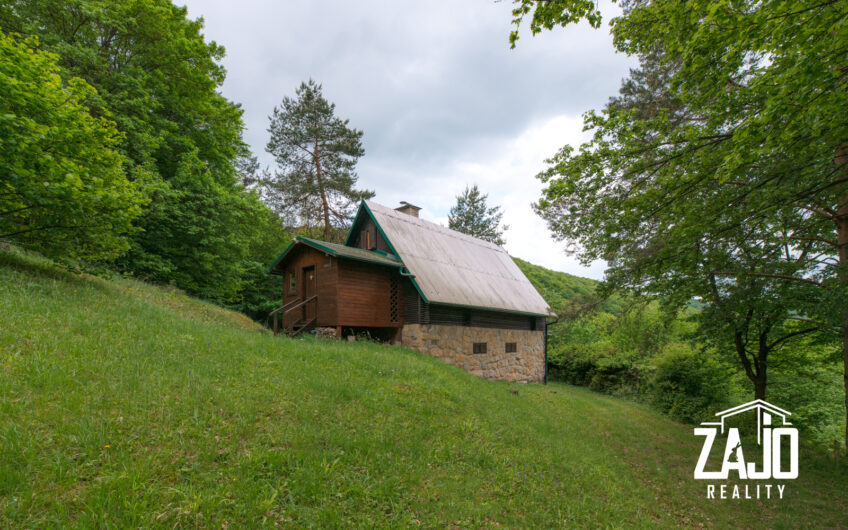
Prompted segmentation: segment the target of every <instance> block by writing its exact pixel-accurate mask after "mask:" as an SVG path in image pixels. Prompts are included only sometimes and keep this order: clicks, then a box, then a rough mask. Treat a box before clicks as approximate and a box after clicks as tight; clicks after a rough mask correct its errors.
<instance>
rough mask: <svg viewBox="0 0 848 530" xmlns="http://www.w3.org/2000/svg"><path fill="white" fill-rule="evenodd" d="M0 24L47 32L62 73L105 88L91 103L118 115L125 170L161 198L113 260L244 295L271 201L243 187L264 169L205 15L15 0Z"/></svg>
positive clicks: (217, 295)
mask: <svg viewBox="0 0 848 530" xmlns="http://www.w3.org/2000/svg"><path fill="white" fill-rule="evenodd" d="M0 28H2V29H4V30H7V31H16V32H19V33H22V34H26V35H37V36H38V37H39V43H40V47H42V48H43V49H46V50H49V51H51V52H53V53H55V54H56V56H57V57H58V64H59V66H60V67H61V70H60V74H61V75H62V77H64V78H66V79H68V78H71V77H74V76H76V77H79V78H82V79H84V80H86V82H88V83H89V84H90V85H92V86H93V87H94V88H95V89H96V92H94V91H91V92H90V93H88V94H87V95H86V98H85V104H86V106H88V107H89V109H90V111H91V114H92V115H93V116H95V117H100V116H109V117H110V119H111V120H114V122H115V124H116V126H117V129H118V130H119V132H120V133H121V135H120V136H117V138H118V141H117V142H116V143H115V145H114V148H115V150H117V151H118V152H119V153H121V154H123V155H124V158H123V169H124V172H125V174H126V176H127V178H129V180H131V181H132V182H133V184H134V185H136V186H137V187H138V188H140V189H142V190H143V191H144V193H145V194H146V195H148V196H149V197H150V198H151V202H150V204H149V207H148V208H147V209H146V210H145V211H144V213H143V214H142V215H141V216H140V217H139V218H138V219H137V220H136V222H135V228H136V230H134V233H133V236H132V237H131V239H130V241H129V247H130V248H129V251H128V252H126V253H125V254H123V255H122V256H120V257H119V258H117V259H116V260H114V261H112V262H110V263H109V265H111V266H113V267H115V268H117V269H118V270H120V271H121V272H124V273H128V274H134V275H137V276H140V277H144V278H147V279H151V280H154V281H157V282H163V283H172V282H173V283H175V284H176V285H177V286H178V287H180V288H182V289H185V290H187V291H188V292H190V293H192V294H195V295H199V296H203V297H206V298H210V299H213V300H217V301H235V300H238V299H239V298H240V296H241V295H240V293H239V289H244V288H245V286H247V284H248V283H249V282H250V281H252V280H249V279H248V276H245V275H248V272H247V271H248V270H252V269H253V266H252V265H250V264H251V263H254V262H255V260H256V259H259V257H258V256H249V253H250V252H251V250H250V249H252V248H256V245H254V244H253V243H252V240H253V238H255V237H262V236H261V232H260V231H261V230H263V227H264V226H265V219H266V217H267V213H268V210H267V207H265V206H263V204H262V203H261V202H260V201H259V200H258V198H257V196H256V195H255V193H252V192H249V191H247V190H246V189H245V185H249V184H250V179H249V178H246V177H249V175H248V174H247V173H249V172H251V171H253V170H254V167H253V165H252V161H251V159H250V153H249V152H248V150H247V146H246V145H245V143H244V142H243V141H242V130H243V129H244V124H243V122H242V109H241V108H240V107H239V106H238V105H236V104H234V103H232V102H230V101H228V100H227V99H226V98H224V97H223V96H222V95H221V94H220V93H219V92H218V89H219V87H220V86H221V84H222V83H223V81H224V77H225V71H224V68H223V66H222V65H221V64H220V60H221V59H222V58H223V56H224V49H223V48H222V47H221V46H219V45H218V44H216V43H215V42H207V41H206V40H205V39H204V37H203V34H202V30H203V20H202V19H198V20H190V19H188V17H187V9H186V8H185V7H178V6H175V5H174V4H173V3H172V2H171V1H170V0H127V1H121V2H103V1H101V0H61V1H60V0H9V1H6V2H0ZM240 180H244V185H243V183H242V182H240ZM124 248H126V245H124ZM249 277H250V278H255V275H253V274H252V273H250V274H249Z"/></svg>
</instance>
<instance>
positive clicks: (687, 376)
mask: <svg viewBox="0 0 848 530" xmlns="http://www.w3.org/2000/svg"><path fill="white" fill-rule="evenodd" d="M651 365H652V367H651V369H650V372H651V373H650V375H649V376H648V377H646V379H645V383H644V393H645V397H646V398H647V400H648V401H649V402H650V403H651V405H652V406H654V407H655V408H657V409H658V410H660V411H662V412H665V413H667V414H668V415H669V416H671V417H673V418H675V419H677V420H679V421H683V422H687V423H697V422H699V421H701V420H702V419H705V418H707V417H710V416H711V415H712V414H713V413H715V412H716V411H719V410H721V409H722V408H724V407H725V406H726V405H728V402H727V397H728V395H729V393H730V374H729V373H728V372H727V370H726V369H725V368H724V367H722V366H721V365H719V364H718V363H717V362H715V361H714V360H712V359H711V358H710V357H709V356H708V355H705V354H703V353H701V352H697V351H695V350H693V349H692V348H691V347H690V346H688V345H686V344H682V343H670V344H668V345H666V347H665V348H664V350H663V353H662V354H661V355H659V356H658V357H656V358H654V359H652V362H651Z"/></svg>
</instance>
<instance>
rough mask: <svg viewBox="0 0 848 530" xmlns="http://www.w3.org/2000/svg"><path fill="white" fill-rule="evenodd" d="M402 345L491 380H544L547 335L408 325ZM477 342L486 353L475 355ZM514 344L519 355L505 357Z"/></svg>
mask: <svg viewBox="0 0 848 530" xmlns="http://www.w3.org/2000/svg"><path fill="white" fill-rule="evenodd" d="M401 342H402V344H403V345H404V346H406V347H408V348H412V349H413V350H418V351H420V352H424V353H429V354H430V355H432V356H434V357H437V358H439V359H441V360H443V361H445V362H448V363H450V364H453V365H454V366H459V367H460V368H462V369H464V370H466V371H468V372H471V373H472V374H474V375H479V376H482V377H486V378H489V379H505V380H507V381H527V382H534V383H535V382H541V381H543V380H544V377H545V333H544V331H528V330H512V329H492V328H477V327H468V326H446V325H437V324H408V325H406V326H404V327H403V334H402V340H401ZM475 342H485V343H486V350H487V351H486V353H473V344H474V343H475ZM507 342H515V343H516V345H517V350H518V351H517V352H515V353H506V343H507Z"/></svg>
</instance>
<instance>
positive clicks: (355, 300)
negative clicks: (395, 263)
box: [338, 260, 404, 327]
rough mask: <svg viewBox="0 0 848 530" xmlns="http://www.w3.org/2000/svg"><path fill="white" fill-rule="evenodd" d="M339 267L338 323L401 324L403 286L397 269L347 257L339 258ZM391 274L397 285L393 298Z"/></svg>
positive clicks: (359, 325)
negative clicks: (351, 259)
mask: <svg viewBox="0 0 848 530" xmlns="http://www.w3.org/2000/svg"><path fill="white" fill-rule="evenodd" d="M338 270H339V275H338V325H340V326H357V327H401V326H403V322H404V319H403V315H404V307H403V306H404V297H403V287H402V283H401V282H400V281H399V274H398V272H397V270H395V269H392V268H389V267H381V266H376V265H370V264H368V263H360V262H357V261H349V260H341V261H340V262H339V269H338ZM393 277H394V281H395V282H397V284H396V285H397V286H398V289H396V290H395V293H396V294H395V297H394V299H393V296H392V279H393ZM393 303H394V304H395V309H394V311H393V307H392V306H393ZM393 315H394V316H395V319H394V321H393V320H392V316H393Z"/></svg>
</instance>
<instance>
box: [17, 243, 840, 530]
mask: <svg viewBox="0 0 848 530" xmlns="http://www.w3.org/2000/svg"><path fill="white" fill-rule="evenodd" d="M539 269H541V268H539ZM534 271H535V269H534ZM554 274H555V275H556V274H558V273H554ZM562 278H568V279H569V280H571V283H572V284H573V285H574V286H576V285H580V284H583V285H586V284H587V283H588V282H589V281H588V280H582V279H580V278H574V277H568V275H560V279H561V280H562ZM563 281H564V280H563ZM554 283H555V284H557V282H554ZM565 283H568V282H565ZM557 285H558V284H557ZM569 292H576V291H569ZM700 449H701V440H700V439H698V438H696V437H695V436H693V435H692V428H691V427H690V426H687V425H682V424H679V423H675V422H673V421H671V420H669V419H668V418H665V417H663V416H662V415H660V414H658V413H656V412H653V411H651V410H650V409H648V408H647V407H643V406H640V405H637V404H634V403H631V402H627V401H623V400H618V399H615V398H611V397H607V396H603V395H600V394H596V393H593V392H590V391H588V390H585V389H581V388H576V387H571V386H567V385H564V384H549V385H547V386H544V385H519V384H512V383H507V382H504V381H488V380H485V379H481V378H478V377H475V376H473V375H470V374H468V373H466V372H464V371H462V370H460V369H459V368H456V367H454V366H450V365H448V364H445V363H443V362H441V361H439V360H437V359H435V358H433V357H430V356H427V355H424V354H421V353H417V352H413V351H410V350H407V349H404V348H400V347H386V346H381V345H378V344H375V343H372V342H362V341H361V342H356V343H347V342H340V341H335V340H329V339H313V338H305V339H298V340H293V339H289V338H286V337H274V336H272V335H271V334H270V333H268V332H267V331H263V330H262V328H260V327H259V326H258V325H256V324H254V323H253V322H251V321H250V320H248V319H247V318H246V317H244V316H242V315H238V314H236V313H231V312H229V311H225V310H223V309H220V308H217V307H215V306H212V305H210V304H207V303H203V302H199V301H197V300H195V299H192V298H189V297H187V296H185V295H183V294H181V293H180V292H178V291H174V290H171V289H166V288H158V287H153V286H151V285H147V284H144V283H142V282H138V281H132V280H126V279H121V278H116V279H113V280H105V279H102V278H96V277H92V276H88V275H75V274H72V273H69V272H67V271H64V270H62V269H61V268H58V267H56V266H54V265H52V264H51V263H50V262H48V261H46V260H44V259H41V258H36V257H33V256H29V255H25V254H22V253H18V252H15V251H12V252H8V251H6V250H3V249H2V247H1V246H0V528H67V527H78V528H107V527H112V528H152V527H157V528H175V527H176V528H186V527H192V528H194V527H200V528H227V527H230V528H257V527H285V528H289V527H293V528H308V527H319V528H359V527H364V528H384V527H390V528H407V527H424V528H442V527H451V528H483V527H489V528H494V527H510V528H516V527H517V528H556V527H591V528H598V527H611V528H629V527H635V528H649V527H660V528H672V527H680V526H686V527H699V526H701V527H703V526H715V527H719V528H721V527H736V528H754V527H759V526H762V525H768V526H775V527H789V526H797V527H807V528H823V527H831V528H835V527H839V526H844V524H845V522H846V521H848V506H846V501H845V497H844V496H840V495H834V492H840V491H845V490H846V489H847V488H848V478H846V477H848V475H846V473H845V472H844V470H843V468H840V467H839V466H835V465H834V464H833V461H832V460H830V459H828V460H826V461H825V460H824V459H823V458H817V457H816V456H815V454H810V453H808V452H805V453H803V459H804V460H803V466H804V467H803V472H802V476H801V477H800V478H799V479H797V480H793V481H790V482H791V484H789V485H788V486H787V496H786V498H785V499H783V500H780V501H777V500H771V501H754V500H734V501H730V500H727V501H716V500H708V499H706V498H705V495H704V491H705V490H704V484H703V483H700V482H699V481H696V480H693V479H692V470H693V467H694V465H695V462H696V461H697V458H698V454H699V451H700Z"/></svg>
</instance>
